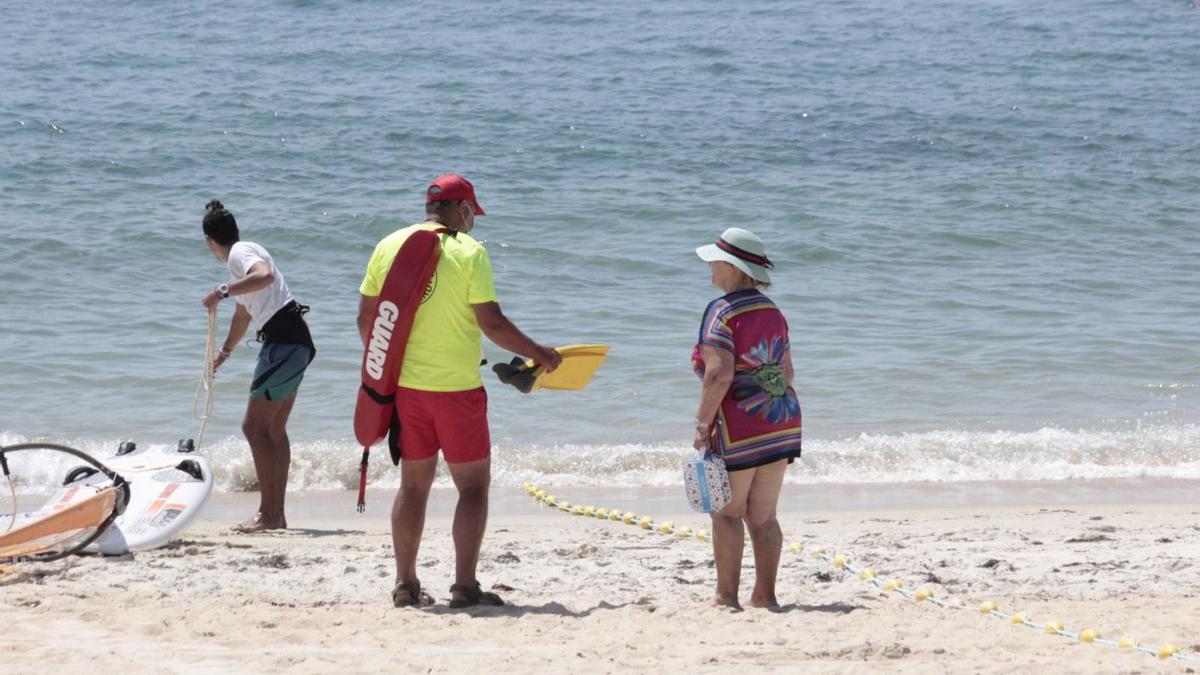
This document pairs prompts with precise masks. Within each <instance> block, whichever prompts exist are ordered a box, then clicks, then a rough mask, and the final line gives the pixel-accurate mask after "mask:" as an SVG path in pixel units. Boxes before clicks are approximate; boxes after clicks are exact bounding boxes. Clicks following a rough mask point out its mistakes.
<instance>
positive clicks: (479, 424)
mask: <svg viewBox="0 0 1200 675" xmlns="http://www.w3.org/2000/svg"><path fill="white" fill-rule="evenodd" d="M396 412H397V414H398V415H399V416H400V448H401V450H402V452H403V454H402V457H403V458H404V459H411V460H421V459H429V458H430V457H436V456H437V451H438V448H441V450H442V456H443V457H445V458H446V462H448V463H450V464H460V463H462V462H474V461H478V460H481V459H487V458H488V457H490V456H491V454H492V438H491V435H490V434H489V433H488V422H487V392H486V391H485V390H484V389H483V387H480V388H478V389H468V390H467V391H422V390H420V389H409V388H407V387H398V388H397V389H396Z"/></svg>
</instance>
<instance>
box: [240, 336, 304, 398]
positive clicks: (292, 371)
mask: <svg viewBox="0 0 1200 675" xmlns="http://www.w3.org/2000/svg"><path fill="white" fill-rule="evenodd" d="M312 358H313V351H312V350H311V349H309V348H308V347H306V346H304V345H300V344H286V343H275V342H268V343H266V344H264V345H263V346H262V349H260V350H259V351H258V365H256V366H255V367H254V381H253V382H251V383H250V398H265V399H267V400H268V401H282V400H284V399H285V398H287V397H289V396H295V395H296V390H298V389H299V388H300V381H301V380H303V379H304V371H305V369H307V368H308V364H309V363H310V362H311V361H312Z"/></svg>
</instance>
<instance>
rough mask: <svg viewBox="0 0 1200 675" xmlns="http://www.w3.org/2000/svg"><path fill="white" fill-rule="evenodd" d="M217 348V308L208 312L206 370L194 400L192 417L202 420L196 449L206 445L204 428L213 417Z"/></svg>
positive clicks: (205, 347)
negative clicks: (214, 367) (211, 416)
mask: <svg viewBox="0 0 1200 675" xmlns="http://www.w3.org/2000/svg"><path fill="white" fill-rule="evenodd" d="M216 346H217V308H216V307H211V308H209V310H208V341H207V342H206V343H205V345H204V369H203V370H201V371H200V382H198V383H197V384H196V395H195V396H194V397H193V398H192V416H193V417H195V418H196V419H198V420H200V433H199V434H198V435H197V438H196V449H197V450H199V449H200V447H201V446H202V445H203V444H204V427H205V426H207V425H208V418H209V416H210V415H212V406H213V360H214V358H215V356H216ZM202 392H203V395H204V406H203V408H201V405H200V396H201V393H202Z"/></svg>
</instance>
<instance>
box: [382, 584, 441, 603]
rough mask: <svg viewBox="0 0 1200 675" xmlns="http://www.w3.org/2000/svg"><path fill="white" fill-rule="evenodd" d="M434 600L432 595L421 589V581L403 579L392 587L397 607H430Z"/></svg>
mask: <svg viewBox="0 0 1200 675" xmlns="http://www.w3.org/2000/svg"><path fill="white" fill-rule="evenodd" d="M405 593H407V594H408V597H404V594H405ZM434 602H435V600H434V599H433V596H432V595H430V594H428V593H426V592H425V591H422V590H421V582H419V581H401V582H400V583H398V584H396V587H395V588H393V589H392V604H393V605H395V606H396V607H428V606H430V605H432V604H433V603H434Z"/></svg>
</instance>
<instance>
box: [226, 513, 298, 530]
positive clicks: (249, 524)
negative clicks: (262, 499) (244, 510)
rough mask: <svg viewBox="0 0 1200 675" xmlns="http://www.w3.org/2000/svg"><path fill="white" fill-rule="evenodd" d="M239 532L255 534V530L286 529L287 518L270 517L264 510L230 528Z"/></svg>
mask: <svg viewBox="0 0 1200 675" xmlns="http://www.w3.org/2000/svg"><path fill="white" fill-rule="evenodd" d="M229 529H230V530H231V531H232V532H235V533H237V534H253V533H255V532H265V531H266V530H286V529H287V519H286V518H284V517H283V516H278V517H274V518H269V517H267V516H265V515H263V514H262V512H259V513H256V514H254V515H253V516H252V517H251V518H250V519H249V520H247V521H245V522H242V523H239V524H237V525H234V526H233V527H231V528H229Z"/></svg>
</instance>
